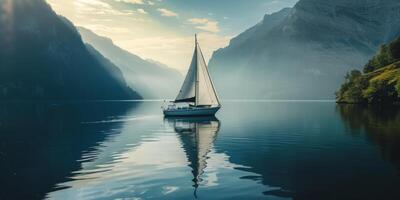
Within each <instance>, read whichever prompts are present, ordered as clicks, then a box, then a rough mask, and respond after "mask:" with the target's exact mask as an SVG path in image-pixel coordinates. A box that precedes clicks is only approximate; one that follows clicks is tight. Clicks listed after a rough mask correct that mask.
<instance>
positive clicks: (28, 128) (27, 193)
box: [0, 102, 133, 199]
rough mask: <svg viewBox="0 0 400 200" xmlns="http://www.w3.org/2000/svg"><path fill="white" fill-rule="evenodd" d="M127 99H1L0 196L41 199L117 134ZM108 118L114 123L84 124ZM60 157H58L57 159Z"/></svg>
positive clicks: (93, 156)
mask: <svg viewBox="0 0 400 200" xmlns="http://www.w3.org/2000/svg"><path fill="white" fill-rule="evenodd" d="M132 107H133V105H132V104H131V103H115V104H114V103H110V102H108V103H107V104H105V103H100V102H98V103H93V102H92V103H82V104H80V103H76V104H75V103H74V104H52V103H1V104H0V141H1V143H0V185H1V187H2V188H1V190H0V199H43V198H44V197H45V195H46V193H48V192H50V191H54V190H58V189H61V188H56V186H55V185H56V184H57V183H60V182H65V181H67V180H69V178H67V177H71V176H72V175H71V173H72V172H73V171H76V170H79V169H80V168H81V161H79V160H81V159H83V158H82V155H83V153H84V152H86V153H87V154H89V152H93V154H91V155H92V156H91V157H87V158H85V159H87V160H90V159H94V158H95V157H96V155H95V154H96V152H95V151H96V148H97V146H99V145H100V144H101V142H103V141H104V140H106V139H107V138H108V137H109V136H111V135H113V134H117V133H119V129H120V127H121V126H122V122H120V121H119V122H118V120H115V117H116V116H121V115H124V114H125V113H126V112H127V111H128V110H130V109H131V108H132ZM105 120H106V121H112V120H115V121H117V122H115V123H85V122H99V121H105ZM60 158H62V159H60Z"/></svg>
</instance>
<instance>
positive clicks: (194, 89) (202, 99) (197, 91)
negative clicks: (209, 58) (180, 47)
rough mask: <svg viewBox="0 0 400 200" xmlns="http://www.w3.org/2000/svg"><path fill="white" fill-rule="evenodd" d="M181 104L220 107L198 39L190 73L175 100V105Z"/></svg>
mask: <svg viewBox="0 0 400 200" xmlns="http://www.w3.org/2000/svg"><path fill="white" fill-rule="evenodd" d="M180 102H187V103H194V104H195V105H196V106H219V105H220V102H219V100H218V97H217V94H216V91H215V87H214V84H213V82H212V80H211V77H210V74H209V72H208V68H207V64H206V62H205V60H204V56H203V53H202V52H201V49H200V45H199V43H198V42H197V37H196V41H195V49H194V53H193V58H192V62H191V64H190V67H189V71H188V73H187V75H186V78H185V81H184V82H183V85H182V88H181V90H180V91H179V94H178V97H177V98H176V100H175V103H180Z"/></svg>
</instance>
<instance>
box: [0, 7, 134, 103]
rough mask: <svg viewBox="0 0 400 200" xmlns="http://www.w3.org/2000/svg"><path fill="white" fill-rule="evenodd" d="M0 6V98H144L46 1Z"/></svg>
mask: <svg viewBox="0 0 400 200" xmlns="http://www.w3.org/2000/svg"><path fill="white" fill-rule="evenodd" d="M0 8H1V9H2V11H1V12H0V71H1V72H0V99H6V100H99V99H137V98H140V96H139V95H138V94H137V93H136V92H134V91H133V90H131V89H130V88H129V87H128V86H127V84H126V83H125V80H124V78H123V76H122V73H121V71H120V70H119V69H118V68H117V67H116V66H115V65H113V64H112V63H111V62H110V61H108V60H107V59H105V58H104V57H102V56H101V55H100V54H99V53H98V52H97V51H96V50H94V49H90V48H88V47H86V46H85V44H84V43H83V42H82V39H81V36H80V35H79V33H78V32H77V30H76V29H75V27H74V26H73V24H72V23H70V22H69V21H68V20H67V19H65V18H63V17H60V16H57V15H56V14H55V12H53V10H52V9H51V7H50V6H49V5H48V4H47V3H46V2H45V1H44V0H12V1H11V0H0Z"/></svg>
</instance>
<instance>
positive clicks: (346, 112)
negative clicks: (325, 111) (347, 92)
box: [337, 105, 400, 169]
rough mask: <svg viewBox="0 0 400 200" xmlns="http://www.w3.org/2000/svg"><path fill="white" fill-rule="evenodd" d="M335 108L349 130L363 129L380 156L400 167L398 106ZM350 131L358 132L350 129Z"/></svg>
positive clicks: (345, 106) (399, 115)
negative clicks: (377, 148) (377, 147)
mask: <svg viewBox="0 0 400 200" xmlns="http://www.w3.org/2000/svg"><path fill="white" fill-rule="evenodd" d="M337 110H338V111H339V113H340V116H341V118H342V119H343V121H344V122H345V123H346V126H347V127H348V128H350V129H351V130H360V129H363V130H365V131H364V132H365V134H366V136H367V137H368V139H369V140H370V141H371V142H372V143H374V144H376V145H378V146H379V148H380V151H381V154H382V156H383V157H384V158H385V159H387V160H389V161H390V162H392V163H393V164H395V165H396V167H397V168H399V169H400V108H399V107H372V106H370V107H367V106H360V105H339V106H338V107H337ZM352 133H354V134H356V133H359V132H358V131H357V132H356V131H352Z"/></svg>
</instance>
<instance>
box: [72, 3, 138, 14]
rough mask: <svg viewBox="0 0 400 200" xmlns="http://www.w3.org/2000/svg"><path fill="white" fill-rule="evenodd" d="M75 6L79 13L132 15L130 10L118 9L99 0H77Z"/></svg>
mask: <svg viewBox="0 0 400 200" xmlns="http://www.w3.org/2000/svg"><path fill="white" fill-rule="evenodd" d="M73 4H74V7H75V10H76V11H77V14H78V15H86V14H88V13H90V14H94V15H108V16H109V15H132V14H133V12H132V11H129V10H123V11H121V10H117V9H114V8H113V7H112V6H111V5H110V4H108V3H106V2H103V1H99V0H76V1H74V3H73Z"/></svg>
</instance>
